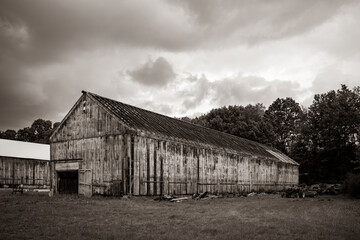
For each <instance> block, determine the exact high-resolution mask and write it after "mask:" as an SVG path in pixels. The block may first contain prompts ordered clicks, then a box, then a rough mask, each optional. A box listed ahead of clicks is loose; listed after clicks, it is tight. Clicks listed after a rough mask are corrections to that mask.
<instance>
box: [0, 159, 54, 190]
mask: <svg viewBox="0 0 360 240" xmlns="http://www.w3.org/2000/svg"><path fill="white" fill-rule="evenodd" d="M0 184H2V185H12V184H24V185H35V186H42V185H47V186H50V171H49V161H47V160H36V159H26V158H15V157H4V156H0Z"/></svg>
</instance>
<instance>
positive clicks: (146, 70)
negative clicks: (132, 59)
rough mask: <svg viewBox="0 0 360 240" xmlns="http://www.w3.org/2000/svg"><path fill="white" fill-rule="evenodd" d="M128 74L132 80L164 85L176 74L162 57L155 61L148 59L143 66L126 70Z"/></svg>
mask: <svg viewBox="0 0 360 240" xmlns="http://www.w3.org/2000/svg"><path fill="white" fill-rule="evenodd" d="M128 74H129V75H130V76H131V78H132V80H134V81H136V82H139V83H142V84H144V85H149V86H164V85H166V84H167V83H168V82H169V81H172V80H173V79H174V78H175V76H176V74H175V73H174V70H173V68H172V66H171V65H170V63H169V62H168V61H166V59H164V58H162V57H159V58H158V59H156V60H155V61H153V60H151V59H150V60H149V61H148V62H146V63H145V64H144V65H143V66H141V67H139V68H136V69H134V70H132V71H128Z"/></svg>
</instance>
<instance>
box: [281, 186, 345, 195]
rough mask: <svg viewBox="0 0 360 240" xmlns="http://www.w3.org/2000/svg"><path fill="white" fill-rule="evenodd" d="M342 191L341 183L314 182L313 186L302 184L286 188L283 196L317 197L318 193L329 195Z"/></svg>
mask: <svg viewBox="0 0 360 240" xmlns="http://www.w3.org/2000/svg"><path fill="white" fill-rule="evenodd" d="M340 193H341V185H340V184H325V183H322V184H313V185H311V186H306V185H305V184H302V185H300V186H299V187H292V188H289V189H286V190H285V191H284V192H283V193H282V195H281V196H282V197H287V198H305V197H316V196H317V195H322V194H329V195H338V194H340Z"/></svg>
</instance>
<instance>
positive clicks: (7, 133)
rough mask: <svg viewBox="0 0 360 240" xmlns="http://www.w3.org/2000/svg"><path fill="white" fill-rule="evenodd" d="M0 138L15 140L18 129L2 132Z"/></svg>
mask: <svg viewBox="0 0 360 240" xmlns="http://www.w3.org/2000/svg"><path fill="white" fill-rule="evenodd" d="M0 138H3V139H9V140H15V138H16V131H15V130H12V129H8V130H6V131H5V132H0Z"/></svg>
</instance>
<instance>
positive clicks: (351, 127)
mask: <svg viewBox="0 0 360 240" xmlns="http://www.w3.org/2000/svg"><path fill="white" fill-rule="evenodd" d="M308 126H309V140H310V141H309V143H310V149H311V155H312V159H313V161H312V164H311V169H312V172H311V174H312V176H313V178H314V179H317V180H319V181H340V180H342V179H344V177H345V175H346V173H348V172H351V171H353V170H354V169H355V168H356V164H357V163H359V156H358V155H357V154H356V153H357V152H358V144H359V139H358V136H359V133H360V128H359V126H360V94H359V91H358V89H356V88H355V89H354V90H353V91H351V90H349V89H348V87H347V86H346V85H342V86H341V89H340V90H337V91H329V92H327V93H324V94H317V95H315V97H314V101H313V103H312V105H311V106H310V108H309V114H308Z"/></svg>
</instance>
